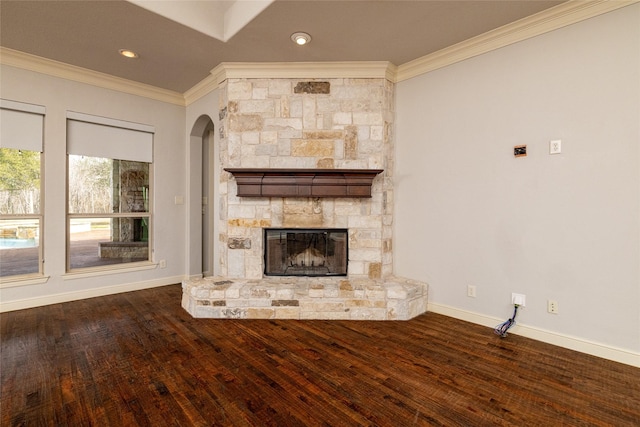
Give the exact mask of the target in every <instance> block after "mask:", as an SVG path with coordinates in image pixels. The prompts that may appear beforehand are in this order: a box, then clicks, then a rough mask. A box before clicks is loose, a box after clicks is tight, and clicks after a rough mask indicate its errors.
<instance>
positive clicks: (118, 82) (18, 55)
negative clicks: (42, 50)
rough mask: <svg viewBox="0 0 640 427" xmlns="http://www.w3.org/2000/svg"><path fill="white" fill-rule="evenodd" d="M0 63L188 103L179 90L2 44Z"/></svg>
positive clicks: (174, 101) (160, 99)
mask: <svg viewBox="0 0 640 427" xmlns="http://www.w3.org/2000/svg"><path fill="white" fill-rule="evenodd" d="M0 63H1V64H4V65H9V66H11V67H16V68H21V69H24V70H29V71H34V72H36V73H41V74H46V75H49V76H54V77H60V78H63V79H66V80H71V81H75V82H79V83H85V84H89V85H92V86H97V87H101V88H103V89H111V90H116V91H118V92H123V93H128V94H130V95H137V96H142V97H144V98H149V99H154V100H156V101H162V102H167V103H169V104H175V105H180V106H184V105H185V104H184V97H183V96H182V94H181V93H179V92H174V91H172V90H167V89H161V88H158V87H155V86H151V85H147V84H143V83H138V82H134V81H132V80H127V79H123V78H120V77H115V76H112V75H110V74H106V73H100V72H98V71H93V70H88V69H86V68H82V67H76V66H75V65H69V64H65V63H63V62H59V61H54V60H51V59H46V58H42V57H39V56H35V55H30V54H28V53H24V52H20V51H17V50H13V49H8V48H6V47H0Z"/></svg>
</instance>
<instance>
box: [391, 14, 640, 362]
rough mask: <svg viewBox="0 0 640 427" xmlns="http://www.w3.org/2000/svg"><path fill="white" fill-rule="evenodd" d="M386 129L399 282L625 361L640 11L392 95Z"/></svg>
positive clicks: (637, 326) (638, 235) (635, 322)
mask: <svg viewBox="0 0 640 427" xmlns="http://www.w3.org/2000/svg"><path fill="white" fill-rule="evenodd" d="M396 123H397V126H396V144H397V162H396V183H395V185H396V206H395V212H396V221H395V227H396V229H395V231H396V233H395V238H394V248H395V260H394V262H395V266H396V271H395V272H396V274H398V275H402V276H407V277H411V278H415V279H419V280H425V281H427V282H428V283H429V284H430V295H429V302H430V304H432V305H433V307H434V308H436V309H439V310H441V311H443V312H450V313H454V314H455V313H457V314H458V315H460V316H461V317H465V313H466V314H468V316H467V317H469V318H472V319H473V318H475V319H485V320H487V319H488V320H489V321H493V320H496V319H502V320H505V319H506V318H508V317H509V316H510V315H511V311H512V306H511V305H510V304H511V293H512V292H517V293H523V294H525V295H526V297H527V304H526V308H525V309H524V310H521V312H520V313H519V315H518V319H517V320H518V322H519V324H520V325H522V326H521V327H523V328H524V327H525V326H528V327H529V329H530V330H540V331H543V332H545V333H547V332H548V333H550V334H551V335H559V336H562V337H569V338H575V339H577V340H584V341H587V342H592V343H594V344H596V345H600V344H601V345H603V346H605V347H611V348H615V349H621V350H622V351H623V352H625V351H628V352H629V354H630V355H631V356H630V359H629V360H632V361H635V363H638V361H639V360H640V358H639V356H638V352H639V351H640V309H639V306H640V271H639V266H640V249H639V246H640V154H639V145H640V5H639V4H636V5H633V6H629V7H626V8H623V9H619V10H617V11H615V12H611V13H608V14H605V15H602V16H599V17H597V18H592V19H590V20H587V21H584V22H582V23H579V24H575V25H572V26H569V27H565V28H563V29H560V30H556V31H554V32H551V33H548V34H545V35H542V36H538V37H536V38H533V39H530V40H527V41H524V42H520V43H517V44H514V45H511V46H508V47H505V48H502V49H499V50H497V51H493V52H490V53H488V54H484V55H482V56H478V57H475V58H472V59H469V60H466V61H463V62H460V63H457V64H454V65H451V66H448V67H446V68H443V69H440V70H437V71H433V72H431V73H428V74H425V75H422V76H419V77H415V78H413V79H410V80H407V81H403V82H400V83H399V84H398V85H397V122H396ZM553 139H561V140H562V150H563V151H562V154H559V155H549V154H548V153H549V151H548V150H549V147H548V144H549V141H550V140H553ZM519 144H526V145H527V148H528V156H527V157H526V158H514V156H513V146H514V145H519ZM467 285H475V286H477V297H476V298H469V297H467V296H466V295H467ZM547 299H555V300H557V301H558V303H559V314H557V315H553V314H548V313H547V306H546V304H547ZM516 329H517V328H516ZM547 336H550V335H549V334H547Z"/></svg>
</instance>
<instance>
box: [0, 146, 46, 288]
mask: <svg viewBox="0 0 640 427" xmlns="http://www.w3.org/2000/svg"><path fill="white" fill-rule="evenodd" d="M41 157H42V153H40V152H38V151H30V150H21V149H16V148H0V265H1V268H0V277H3V278H6V277H9V276H14V277H15V276H23V275H27V276H29V275H37V274H41V273H42V269H41V265H42V262H41V259H42V254H41V250H40V248H41V224H42V215H41V209H40V187H41V171H42V167H41Z"/></svg>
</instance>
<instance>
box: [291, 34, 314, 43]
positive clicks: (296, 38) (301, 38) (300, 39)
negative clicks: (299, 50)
mask: <svg viewBox="0 0 640 427" xmlns="http://www.w3.org/2000/svg"><path fill="white" fill-rule="evenodd" d="M291 40H293V42H294V43H295V44H297V45H299V46H303V45H305V44H307V43H309V42H310V41H311V36H310V35H309V34H307V33H293V34H291Z"/></svg>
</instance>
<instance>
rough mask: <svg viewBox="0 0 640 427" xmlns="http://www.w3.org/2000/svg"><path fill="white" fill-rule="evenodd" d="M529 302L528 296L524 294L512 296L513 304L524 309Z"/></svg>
mask: <svg viewBox="0 0 640 427" xmlns="http://www.w3.org/2000/svg"><path fill="white" fill-rule="evenodd" d="M526 300H527V296H526V295H523V294H513V293H512V294H511V304H514V305H516V304H517V305H519V306H520V307H524V306H525V303H526Z"/></svg>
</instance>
